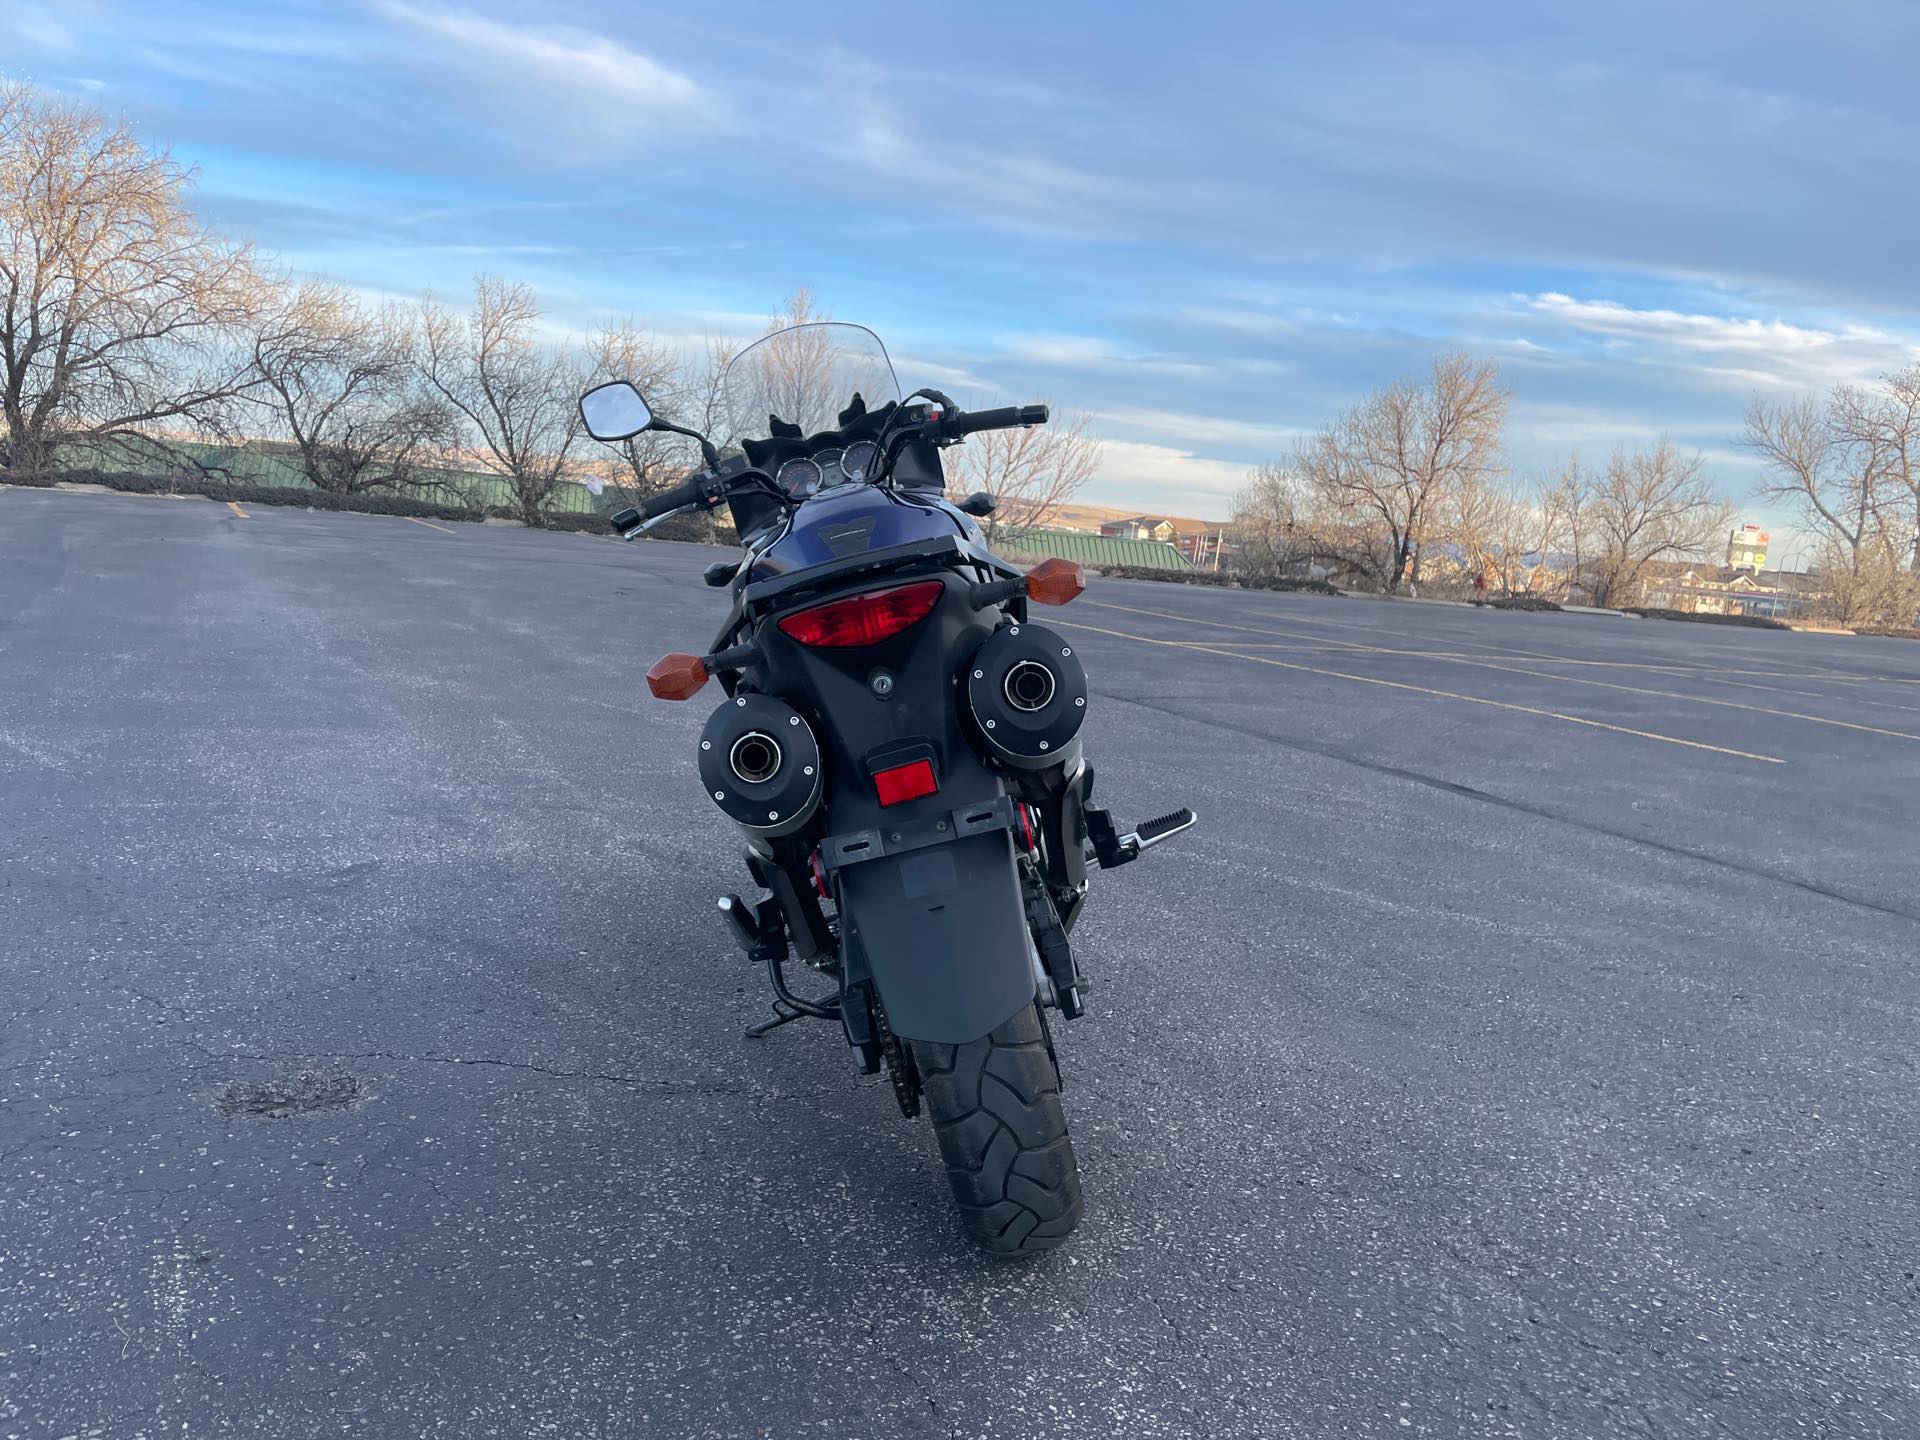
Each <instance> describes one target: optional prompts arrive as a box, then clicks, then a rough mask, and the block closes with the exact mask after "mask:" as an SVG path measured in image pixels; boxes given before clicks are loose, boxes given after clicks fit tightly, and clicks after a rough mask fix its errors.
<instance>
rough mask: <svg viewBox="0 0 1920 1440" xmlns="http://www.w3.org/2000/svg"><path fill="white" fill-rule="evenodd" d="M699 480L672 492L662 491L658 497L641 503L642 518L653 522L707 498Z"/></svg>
mask: <svg viewBox="0 0 1920 1440" xmlns="http://www.w3.org/2000/svg"><path fill="white" fill-rule="evenodd" d="M705 493H706V492H705V491H704V490H702V489H701V486H700V482H699V480H698V479H694V480H689V481H687V483H686V484H684V485H676V486H674V487H673V488H672V489H671V490H662V491H661V492H660V493H659V494H658V495H655V496H653V497H652V498H650V499H647V500H643V501H641V502H640V518H641V519H643V520H652V519H654V518H655V517H656V516H660V515H665V514H666V513H667V512H668V511H670V510H678V509H679V508H680V507H681V506H682V505H691V504H693V502H694V501H696V500H700V499H703V498H705Z"/></svg>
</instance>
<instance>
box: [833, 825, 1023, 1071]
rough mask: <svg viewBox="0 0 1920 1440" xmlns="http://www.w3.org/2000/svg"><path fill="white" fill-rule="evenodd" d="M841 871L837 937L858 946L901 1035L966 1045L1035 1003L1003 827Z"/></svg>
mask: <svg viewBox="0 0 1920 1440" xmlns="http://www.w3.org/2000/svg"><path fill="white" fill-rule="evenodd" d="M869 833H871V832H869ZM837 878H838V880H839V884H840V897H841V898H840V915H841V939H842V942H843V943H846V942H849V941H850V942H851V943H852V944H854V945H857V946H858V947H859V950H860V954H861V956H862V957H863V958H864V959H865V961H866V964H867V969H868V971H869V973H871V975H872V977H873V983H874V987H875V989H876V990H878V992H879V995H880V1003H881V1006H882V1007H883V1008H884V1009H885V1011H886V1016H887V1027H888V1028H889V1029H890V1030H892V1031H893V1033H894V1034H895V1035H898V1036H899V1037H900V1038H901V1039H903V1040H925V1041H928V1042H931V1043H934V1044H939V1045H965V1044H968V1043H970V1042H971V1041H974V1040H978V1039H979V1038H980V1037H981V1036H983V1035H985V1034H987V1032H988V1031H990V1030H993V1029H994V1028H995V1027H997V1026H999V1025H1000V1024H1002V1023H1003V1022H1005V1021H1006V1020H1008V1019H1009V1018H1011V1017H1012V1016H1014V1015H1017V1014H1019V1013H1020V1012H1021V1011H1022V1010H1024V1009H1026V1008H1027V1006H1029V1005H1031V1004H1032V1003H1033V997H1034V993H1035V984H1034V974H1033V962H1032V960H1031V958H1030V955H1031V951H1030V949H1029V941H1028V936H1027V918H1026V911H1025V907H1024V906H1023V904H1022V900H1021V891H1020V877H1019V872H1018V871H1017V870H1016V869H1015V864H1014V856H1013V842H1012V839H1011V836H1010V835H1009V833H1008V831H1006V830H1005V829H996V830H989V831H985V832H982V833H978V834H972V835H964V836H961V837H960V838H958V839H952V840H947V841H945V842H944V843H940V844H933V845H927V846H924V847H922V848H917V849H912V850H907V851H904V852H901V853H898V854H883V855H880V856H877V857H875V858H872V859H867V860H863V861H860V862H859V863H853V864H847V865H845V866H844V867H843V868H841V869H840V870H839V871H838V877H837Z"/></svg>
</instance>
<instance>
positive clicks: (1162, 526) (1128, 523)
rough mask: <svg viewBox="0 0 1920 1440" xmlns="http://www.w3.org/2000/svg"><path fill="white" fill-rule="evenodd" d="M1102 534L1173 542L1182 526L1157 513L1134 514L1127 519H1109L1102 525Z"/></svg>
mask: <svg viewBox="0 0 1920 1440" xmlns="http://www.w3.org/2000/svg"><path fill="white" fill-rule="evenodd" d="M1100 533H1101V534H1102V535H1107V536H1111V537H1113V538H1115V539H1120V540H1159V541H1161V542H1162V543H1164V544H1169V545H1170V544H1172V543H1173V540H1174V537H1175V536H1176V535H1178V534H1179V533H1180V527H1179V526H1177V525H1175V524H1174V523H1173V521H1171V520H1163V519H1161V518H1160V517H1158V516H1156V515H1134V516H1131V517H1129V518H1128V519H1125V520H1109V521H1107V522H1106V523H1105V524H1103V525H1102V526H1101V527H1100Z"/></svg>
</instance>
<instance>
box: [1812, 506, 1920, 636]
mask: <svg viewBox="0 0 1920 1440" xmlns="http://www.w3.org/2000/svg"><path fill="white" fill-rule="evenodd" d="M1908 558H1909V556H1908V547H1907V545H1906V543H1905V539H1904V537H1902V536H1897V535H1895V534H1894V533H1893V532H1891V531H1889V530H1886V529H1880V530H1877V531H1875V532H1873V533H1872V534H1869V535H1868V536H1867V537H1866V539H1865V540H1864V541H1863V542H1862V543H1861V544H1859V545H1854V546H1849V545H1848V544H1846V542H1845V541H1842V540H1839V539H1836V538H1834V537H1832V536H1829V537H1827V538H1826V540H1825V541H1824V542H1823V543H1822V545H1821V547H1820V549H1819V550H1817V551H1816V552H1815V560H1814V564H1815V570H1816V573H1818V574H1819V575H1820V577H1821V579H1822V581H1823V583H1822V584H1821V586H1820V590H1819V592H1818V593H1817V595H1816V596H1815V597H1814V601H1813V605H1814V610H1815V612H1816V613H1817V614H1819V615H1820V616H1821V617H1822V618H1824V619H1828V620H1833V621H1837V622H1838V623H1840V624H1842V625H1847V626H1883V625H1890V626H1897V627H1899V628H1901V629H1911V628H1912V627H1913V626H1914V624H1915V623H1916V621H1917V620H1920V615H1916V611H1920V576H1916V575H1915V574H1914V573H1913V571H1912V570H1911V569H1910V568H1909V567H1908V563H1907V562H1908Z"/></svg>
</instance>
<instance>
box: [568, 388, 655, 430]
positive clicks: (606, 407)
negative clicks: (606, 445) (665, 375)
mask: <svg viewBox="0 0 1920 1440" xmlns="http://www.w3.org/2000/svg"><path fill="white" fill-rule="evenodd" d="M580 419H581V421H582V422H584V423H585V425H586V427H587V433H588V434H589V435H591V436H592V437H593V438H594V439H596V440H631V439H632V438H633V437H634V436H636V435H638V434H639V433H640V432H641V431H643V430H648V429H651V428H652V426H653V410H652V408H651V407H649V406H648V404H647V397H646V396H644V395H642V394H641V393H640V392H639V391H638V390H636V389H635V388H634V387H633V386H632V385H631V384H629V383H628V382H627V381H625V380H613V381H609V382H608V383H607V384H605V385H596V386H595V387H594V388H593V389H591V390H589V391H587V393H586V394H584V395H582V396H581V397H580Z"/></svg>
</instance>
